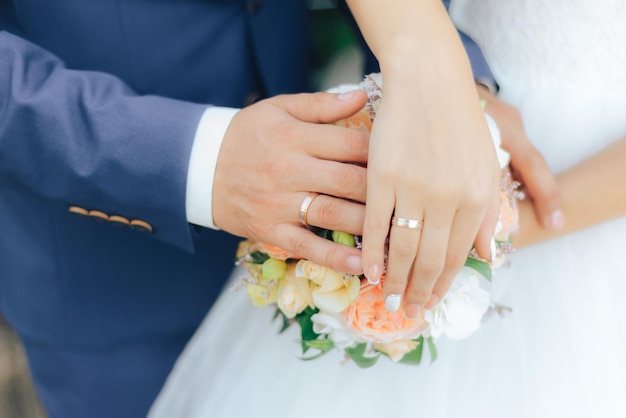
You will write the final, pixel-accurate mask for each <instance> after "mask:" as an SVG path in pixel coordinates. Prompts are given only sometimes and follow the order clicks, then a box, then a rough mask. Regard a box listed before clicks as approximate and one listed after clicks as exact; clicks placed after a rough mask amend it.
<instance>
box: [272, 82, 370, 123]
mask: <svg viewBox="0 0 626 418" xmlns="http://www.w3.org/2000/svg"><path fill="white" fill-rule="evenodd" d="M270 100H271V101H272V102H273V103H274V104H275V105H276V106H278V107H280V108H282V109H284V110H285V111H286V112H287V113H289V114H290V115H291V116H293V117H294V118H296V119H299V120H301V121H303V122H309V123H333V122H337V121H338V120H341V119H345V118H347V117H349V116H352V115H354V114H355V113H356V112H358V111H359V110H361V109H362V108H363V106H365V103H366V102H367V94H366V93H365V92H364V91H362V90H352V91H348V92H345V93H302V94H290V95H282V96H276V97H274V98H272V99H270Z"/></svg>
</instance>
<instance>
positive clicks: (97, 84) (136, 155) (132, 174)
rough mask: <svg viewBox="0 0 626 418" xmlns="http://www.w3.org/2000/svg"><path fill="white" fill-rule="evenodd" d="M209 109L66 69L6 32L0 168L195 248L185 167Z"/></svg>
mask: <svg viewBox="0 0 626 418" xmlns="http://www.w3.org/2000/svg"><path fill="white" fill-rule="evenodd" d="M205 108H206V106H202V105H199V104H192V103H188V102H183V101H177V100H172V99H167V98H164V97H157V96H140V95H137V94H136V93H135V92H133V91H132V90H131V89H130V88H128V87H127V86H126V85H125V84H124V83H123V82H122V81H120V80H119V79H117V78H115V77H113V76H111V75H107V74H104V73H99V72H89V71H73V70H69V69H67V68H66V67H65V66H64V63H63V62H62V61H61V60H59V59H58V58H57V57H55V56H54V55H52V54H51V53H49V52H47V51H46V50H44V49H41V48H39V47H37V46H35V45H33V44H31V43H29V42H27V41H25V40H23V39H21V38H19V37H17V36H14V35H12V34H10V33H8V32H0V176H10V177H11V178H13V179H15V180H17V181H20V182H22V183H23V184H24V185H25V186H26V187H28V188H30V189H32V190H33V191H34V192H35V193H37V194H39V195H41V196H43V197H45V198H47V199H55V200H57V201H60V202H65V203H66V204H67V205H68V207H69V206H70V205H77V206H80V207H83V208H86V209H91V210H99V211H102V212H105V213H107V214H110V215H113V214H115V215H120V216H124V217H126V218H128V219H141V220H144V221H146V222H148V223H150V224H151V225H152V227H153V228H154V230H153V236H154V237H155V238H157V239H160V240H163V241H165V242H167V243H170V244H172V245H174V246H177V247H179V248H181V249H183V250H186V251H189V252H192V251H193V244H192V238H191V231H190V227H189V224H188V223H187V220H186V209H185V193H186V190H185V189H186V182H187V170H188V163H189V156H190V153H191V147H192V144H193V139H194V136H195V130H196V128H197V125H198V122H199V120H200V118H201V116H202V113H203V112H204V110H205Z"/></svg>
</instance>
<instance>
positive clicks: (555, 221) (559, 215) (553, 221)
mask: <svg viewBox="0 0 626 418" xmlns="http://www.w3.org/2000/svg"><path fill="white" fill-rule="evenodd" d="M563 223H564V219H563V211H561V210H555V211H554V212H552V213H551V214H550V216H549V217H548V218H547V219H546V226H547V228H548V229H561V228H563Z"/></svg>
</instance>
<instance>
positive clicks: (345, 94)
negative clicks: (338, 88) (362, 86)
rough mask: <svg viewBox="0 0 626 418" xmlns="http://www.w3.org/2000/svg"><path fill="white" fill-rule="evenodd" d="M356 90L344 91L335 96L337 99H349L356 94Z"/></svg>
mask: <svg viewBox="0 0 626 418" xmlns="http://www.w3.org/2000/svg"><path fill="white" fill-rule="evenodd" d="M357 91H358V90H352V91H346V92H343V93H341V94H340V95H339V96H337V98H338V99H339V100H350V99H351V98H353V97H354V95H355V94H356V92H357Z"/></svg>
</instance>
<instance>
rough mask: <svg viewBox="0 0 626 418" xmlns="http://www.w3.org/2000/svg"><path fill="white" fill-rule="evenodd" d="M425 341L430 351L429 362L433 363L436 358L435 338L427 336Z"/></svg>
mask: <svg viewBox="0 0 626 418" xmlns="http://www.w3.org/2000/svg"><path fill="white" fill-rule="evenodd" d="M426 342H427V343H428V351H430V362H431V363H433V362H434V361H435V360H437V355H438V354H437V346H436V345H435V340H433V337H428V338H427V339H426Z"/></svg>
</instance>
